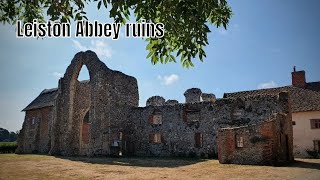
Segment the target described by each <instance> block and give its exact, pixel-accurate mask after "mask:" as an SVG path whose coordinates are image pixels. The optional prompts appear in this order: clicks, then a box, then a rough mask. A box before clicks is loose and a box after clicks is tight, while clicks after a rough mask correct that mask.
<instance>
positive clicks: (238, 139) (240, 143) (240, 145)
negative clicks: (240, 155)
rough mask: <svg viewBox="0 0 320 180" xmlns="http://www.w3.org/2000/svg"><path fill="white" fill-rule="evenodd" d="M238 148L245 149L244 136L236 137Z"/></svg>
mask: <svg viewBox="0 0 320 180" xmlns="http://www.w3.org/2000/svg"><path fill="white" fill-rule="evenodd" d="M236 141H237V142H236V143H237V144H236V147H237V148H242V147H243V137H242V136H238V135H237V136H236Z"/></svg>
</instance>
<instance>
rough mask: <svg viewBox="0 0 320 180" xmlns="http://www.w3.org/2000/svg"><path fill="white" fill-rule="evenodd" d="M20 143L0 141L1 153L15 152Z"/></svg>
mask: <svg viewBox="0 0 320 180" xmlns="http://www.w3.org/2000/svg"><path fill="white" fill-rule="evenodd" d="M17 147H18V145H17V143H16V142H0V154H2V153H14V152H15V150H16V149H17Z"/></svg>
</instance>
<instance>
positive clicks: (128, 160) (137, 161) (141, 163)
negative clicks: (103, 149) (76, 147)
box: [56, 156, 207, 168]
mask: <svg viewBox="0 0 320 180" xmlns="http://www.w3.org/2000/svg"><path fill="white" fill-rule="evenodd" d="M56 158H60V159H67V160H71V161H80V162H84V163H91V164H104V165H118V166H138V167H166V168H175V167H180V166H187V165H192V164H196V163H199V162H205V161H207V160H205V159H192V158H165V157H159V158H157V157H120V158H114V157H93V158H89V157H64V156H56Z"/></svg>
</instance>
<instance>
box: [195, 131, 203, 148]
mask: <svg viewBox="0 0 320 180" xmlns="http://www.w3.org/2000/svg"><path fill="white" fill-rule="evenodd" d="M194 140H195V147H197V148H200V147H202V145H203V135H202V133H195V134H194Z"/></svg>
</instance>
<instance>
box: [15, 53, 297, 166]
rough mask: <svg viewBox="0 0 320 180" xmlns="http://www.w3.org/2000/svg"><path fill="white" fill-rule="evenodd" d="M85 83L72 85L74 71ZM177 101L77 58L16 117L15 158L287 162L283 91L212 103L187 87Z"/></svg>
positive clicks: (91, 59) (89, 56)
mask: <svg viewBox="0 0 320 180" xmlns="http://www.w3.org/2000/svg"><path fill="white" fill-rule="evenodd" d="M84 65H85V66H86V67H87V68H88V70H89V75H90V80H89V81H81V82H79V81H78V80H77V77H78V75H79V72H80V70H81V68H82V66H84ZM184 95H185V99H186V100H185V102H184V103H179V102H178V101H176V100H167V101H166V100H165V99H164V98H163V97H161V96H153V97H150V98H149V99H148V100H147V102H146V106H145V107H138V103H139V93H138V84H137V80H136V79H135V78H134V77H131V76H128V75H125V74H123V73H122V72H119V71H114V70H111V69H109V68H108V67H107V66H106V65H105V64H104V63H103V62H102V61H100V60H99V59H98V57H97V55H96V54H95V53H94V52H92V51H87V52H79V53H77V54H76V55H75V57H74V58H73V60H72V62H71V64H70V65H69V67H68V68H67V70H66V72H65V74H64V77H62V78H61V79H60V80H59V84H58V88H55V89H46V90H43V91H42V92H41V94H40V95H39V96H38V97H37V98H36V99H35V100H34V101H32V102H31V103H30V104H29V105H28V106H27V107H26V108H25V109H24V110H23V111H25V112H26V116H25V120H24V123H23V127H22V130H21V132H20V135H19V139H18V149H17V153H42V154H51V155H62V156H74V155H84V156H90V157H92V156H191V157H202V158H215V157H219V160H220V162H221V163H244V164H273V163H277V162H288V161H292V160H293V152H292V146H293V145H292V143H293V142H292V122H291V121H292V120H291V107H290V106H291V104H290V97H289V95H288V92H280V93H279V94H276V95H259V96H254V97H253V96H247V97H241V98H221V99H217V98H216V97H215V95H214V94H210V93H203V92H201V90H200V89H197V88H191V89H188V90H186V91H185V93H184Z"/></svg>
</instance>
